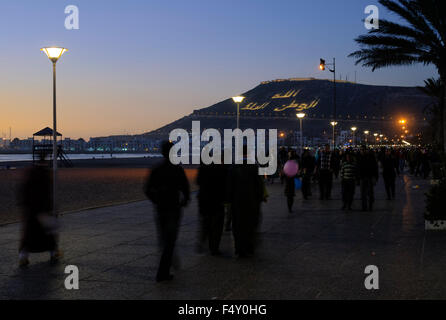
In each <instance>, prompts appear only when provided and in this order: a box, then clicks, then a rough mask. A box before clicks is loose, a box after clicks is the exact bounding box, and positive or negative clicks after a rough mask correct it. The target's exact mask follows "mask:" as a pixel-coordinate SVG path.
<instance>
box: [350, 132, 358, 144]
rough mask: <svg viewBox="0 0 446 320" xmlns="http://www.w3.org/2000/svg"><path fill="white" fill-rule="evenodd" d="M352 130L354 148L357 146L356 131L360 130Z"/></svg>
mask: <svg viewBox="0 0 446 320" xmlns="http://www.w3.org/2000/svg"><path fill="white" fill-rule="evenodd" d="M351 130H352V132H353V146H355V145H356V136H355V133H356V130H358V128H356V127H351Z"/></svg>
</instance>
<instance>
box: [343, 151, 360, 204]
mask: <svg viewBox="0 0 446 320" xmlns="http://www.w3.org/2000/svg"><path fill="white" fill-rule="evenodd" d="M341 179H342V202H343V206H342V210H345V209H348V210H351V209H352V204H353V198H354V196H355V188H356V183H357V181H358V168H357V166H356V163H355V162H354V159H353V155H352V154H351V153H349V152H347V153H346V155H345V161H344V162H343V163H342V167H341Z"/></svg>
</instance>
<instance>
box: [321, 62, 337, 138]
mask: <svg viewBox="0 0 446 320" xmlns="http://www.w3.org/2000/svg"><path fill="white" fill-rule="evenodd" d="M326 66H333V69H330V68H328V70H329V71H330V72H332V73H333V122H336V118H337V117H336V112H337V111H336V58H333V63H325V60H324V59H320V64H319V69H320V70H322V71H325V67H326ZM336 124H337V123H336ZM333 127H334V126H333ZM335 140H336V137H335V133H334V129H333V141H335Z"/></svg>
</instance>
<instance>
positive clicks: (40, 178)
mask: <svg viewBox="0 0 446 320" xmlns="http://www.w3.org/2000/svg"><path fill="white" fill-rule="evenodd" d="M45 157H46V154H44V153H42V154H40V160H39V162H38V163H37V164H36V165H35V166H33V167H32V168H31V169H30V170H29V172H28V173H27V177H26V180H25V183H24V185H23V189H22V193H21V196H22V199H20V202H21V204H22V205H23V225H22V238H21V241H20V247H19V265H20V266H21V267H24V266H27V265H28V264H29V259H28V256H29V253H37V252H45V251H48V252H50V256H51V261H52V262H56V261H57V260H58V259H59V258H60V256H61V254H60V251H59V250H58V235H57V232H56V230H57V221H56V219H57V218H56V217H55V216H54V215H53V214H52V211H53V194H52V175H51V171H50V170H49V167H48V163H47V162H46V161H45Z"/></svg>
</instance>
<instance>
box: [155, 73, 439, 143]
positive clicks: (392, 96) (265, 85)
mask: <svg viewBox="0 0 446 320" xmlns="http://www.w3.org/2000/svg"><path fill="white" fill-rule="evenodd" d="M336 91H337V92H336V93H337V99H336V101H337V115H336V121H338V123H339V130H342V129H348V128H350V127H351V126H352V125H355V126H358V127H359V129H364V130H382V131H385V130H389V128H392V126H393V127H394V126H395V123H396V122H397V120H398V119H399V118H405V119H407V120H408V121H409V124H411V125H412V126H416V127H420V126H423V124H425V123H426V121H425V119H424V118H425V116H424V114H423V110H424V109H425V107H426V106H427V105H428V104H429V103H430V101H431V98H429V97H428V96H426V95H424V94H423V93H422V92H421V91H420V90H419V89H418V88H416V87H394V86H374V85H364V84H357V83H352V82H347V81H337V82H336ZM242 95H243V96H245V97H246V99H245V100H244V101H243V103H242V104H241V106H240V127H241V128H242V129H243V128H254V129H255V128H263V129H269V128H277V129H279V130H283V131H287V130H292V129H296V128H297V126H298V121H297V118H296V113H298V112H304V113H306V115H307V117H306V118H305V123H306V127H305V128H306V133H307V134H310V133H311V134H313V135H318V134H321V133H322V131H324V130H327V129H328V128H329V122H330V121H331V120H332V119H333V81H329V80H318V79H313V78H310V79H297V78H296V79H279V80H273V81H265V82H262V83H260V84H259V85H258V86H257V87H255V88H253V89H252V90H249V91H248V92H245V93H243V94H242ZM236 110H237V108H236V104H235V103H234V102H233V101H232V99H231V98H228V99H226V100H224V101H221V102H219V103H217V104H214V105H212V106H210V107H207V108H204V109H200V110H195V111H194V112H193V113H192V114H190V115H188V116H186V117H183V118H181V119H179V120H177V121H174V122H172V123H170V124H168V125H166V126H163V127H162V128H159V129H158V130H155V131H152V132H150V133H148V134H149V135H156V136H164V137H165V136H166V135H167V134H168V133H169V132H170V131H171V130H173V129H175V128H184V129H187V130H190V128H191V122H192V121H194V120H199V121H201V128H202V129H204V128H216V129H230V128H234V127H235V126H236V120H235V119H236V118H235V117H236Z"/></svg>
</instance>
